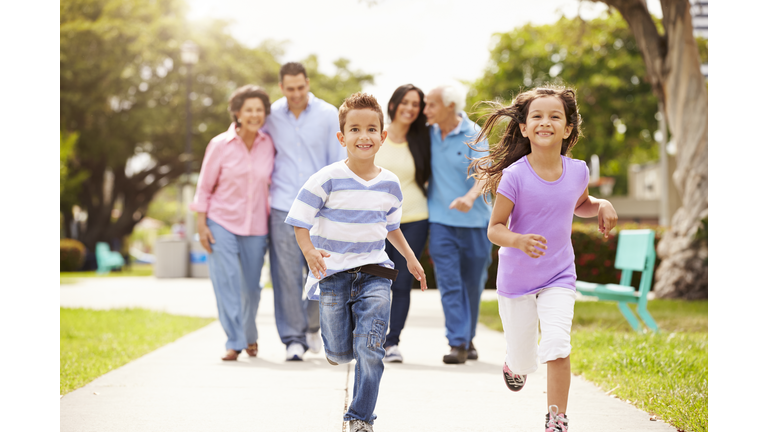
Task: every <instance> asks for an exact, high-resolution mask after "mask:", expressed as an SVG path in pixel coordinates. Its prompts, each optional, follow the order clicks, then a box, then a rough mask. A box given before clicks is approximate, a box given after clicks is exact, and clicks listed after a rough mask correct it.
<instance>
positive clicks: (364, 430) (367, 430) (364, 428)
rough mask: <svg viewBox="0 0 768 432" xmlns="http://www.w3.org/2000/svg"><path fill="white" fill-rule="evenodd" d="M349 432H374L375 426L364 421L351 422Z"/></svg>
mask: <svg viewBox="0 0 768 432" xmlns="http://www.w3.org/2000/svg"><path fill="white" fill-rule="evenodd" d="M349 432H373V425H372V424H370V423H367V422H364V421H362V420H352V421H350V422H349Z"/></svg>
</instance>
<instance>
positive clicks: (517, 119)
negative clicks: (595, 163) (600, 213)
mask: <svg viewBox="0 0 768 432" xmlns="http://www.w3.org/2000/svg"><path fill="white" fill-rule="evenodd" d="M546 96H555V97H558V98H560V100H561V101H562V102H563V107H564V108H565V118H566V119H567V121H568V126H571V127H572V128H573V130H572V131H571V134H570V135H568V138H566V139H564V140H563V145H562V147H561V149H560V154H561V155H564V156H570V151H571V149H572V148H573V146H575V145H576V142H577V141H578V140H579V137H580V136H581V115H580V114H579V107H578V105H577V103H576V91H575V90H573V89H571V88H568V87H562V86H554V85H547V86H544V87H538V88H535V89H532V90H528V91H525V92H522V93H520V94H519V95H517V97H516V98H515V100H513V101H512V104H511V105H510V106H504V105H502V104H500V103H498V102H481V103H484V104H487V105H489V106H490V107H491V111H490V113H488V114H486V115H485V116H484V117H485V118H486V121H485V124H484V125H483V127H482V129H481V130H480V133H479V134H478V135H477V138H475V140H474V141H472V142H471V143H467V145H468V146H469V147H470V148H472V149H473V150H476V151H479V152H489V154H488V155H487V156H483V157H481V158H478V159H474V160H473V161H472V162H471V163H470V164H469V169H468V173H472V172H473V171H474V174H471V175H472V177H474V178H476V179H480V180H482V179H486V180H487V181H486V183H485V186H484V187H483V196H484V197H487V194H488V193H489V192H492V193H496V188H497V187H498V186H499V181H501V172H502V170H504V168H506V167H508V166H510V165H512V164H513V163H515V162H516V161H517V160H519V159H520V158H522V157H523V156H525V155H527V154H530V153H531V141H530V140H529V139H528V138H526V137H524V136H523V134H522V133H521V132H520V125H521V124H525V123H526V119H527V118H528V109H529V108H530V106H531V102H533V101H534V100H535V99H538V98H541V97H546ZM507 118H509V119H510V120H509V124H508V125H507V128H506V130H505V131H504V135H502V136H501V140H500V141H499V142H498V143H497V144H496V145H495V146H492V147H490V148H489V149H488V150H485V149H482V148H477V146H478V144H479V143H480V142H482V141H484V140H487V139H488V137H489V136H490V134H491V132H492V131H493V129H494V127H495V126H496V125H497V124H499V123H501V122H503V121H504V120H506V119H507ZM486 199H487V198H486Z"/></svg>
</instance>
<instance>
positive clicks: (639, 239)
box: [576, 229, 659, 332]
mask: <svg viewBox="0 0 768 432" xmlns="http://www.w3.org/2000/svg"><path fill="white" fill-rule="evenodd" d="M655 236H656V233H655V232H654V231H653V230H650V229H642V230H623V231H620V232H619V245H618V246H617V248H616V263H615V264H614V267H615V268H616V269H618V270H621V281H620V282H619V284H618V285H616V284H605V285H601V284H594V283H590V282H582V281H576V289H577V290H578V291H579V292H580V293H582V294H583V295H587V296H594V297H597V298H598V299H599V300H607V301H615V302H617V303H618V305H619V310H621V313H622V314H624V317H625V318H626V319H627V321H628V322H629V325H631V326H632V328H633V329H635V331H641V330H642V327H641V326H640V322H639V321H638V320H637V318H636V317H635V314H633V313H632V310H630V309H629V306H628V305H627V304H628V303H635V304H637V314H638V315H640V318H642V320H643V322H645V325H646V326H648V328H649V329H651V330H653V331H655V332H657V331H659V326H657V325H656V321H654V320H653V317H652V316H651V314H650V313H648V309H647V307H646V306H647V303H648V291H650V290H651V282H652V281H653V266H654V264H655V263H656V249H655V248H654V239H655ZM635 271H639V272H642V276H640V289H639V290H638V291H635V288H634V287H633V286H632V273H633V272H635Z"/></svg>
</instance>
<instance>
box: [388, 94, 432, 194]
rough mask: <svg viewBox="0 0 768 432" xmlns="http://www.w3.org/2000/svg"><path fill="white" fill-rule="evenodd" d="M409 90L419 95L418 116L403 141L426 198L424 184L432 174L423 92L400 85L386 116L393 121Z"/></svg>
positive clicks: (391, 99) (417, 182)
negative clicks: (405, 142) (411, 156)
mask: <svg viewBox="0 0 768 432" xmlns="http://www.w3.org/2000/svg"><path fill="white" fill-rule="evenodd" d="M411 90H413V91H415V92H416V93H418V94H419V115H418V116H417V117H416V120H414V121H413V123H411V126H410V127H409V128H408V132H406V134H405V139H406V140H407V141H408V149H409V150H410V151H411V155H413V162H414V165H416V184H418V186H419V189H421V192H422V193H423V194H424V196H427V188H426V186H425V184H426V183H427V181H428V180H429V176H430V175H431V173H432V167H431V164H430V157H431V149H430V147H431V145H430V138H429V128H428V127H427V116H426V115H424V107H425V106H426V102H424V92H423V91H421V89H420V88H418V87H416V86H415V85H413V84H404V85H401V86H400V87H398V88H396V89H395V92H394V93H392V97H391V98H390V99H389V103H388V104H387V114H389V120H390V121H392V120H394V119H395V114H396V113H397V107H398V106H399V105H400V102H402V101H403V98H404V97H405V94H406V93H408V92H409V91H411Z"/></svg>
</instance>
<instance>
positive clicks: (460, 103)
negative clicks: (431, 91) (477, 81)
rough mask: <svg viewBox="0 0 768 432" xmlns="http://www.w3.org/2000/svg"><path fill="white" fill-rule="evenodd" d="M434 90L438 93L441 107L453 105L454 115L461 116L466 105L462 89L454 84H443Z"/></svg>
mask: <svg viewBox="0 0 768 432" xmlns="http://www.w3.org/2000/svg"><path fill="white" fill-rule="evenodd" d="M435 90H437V91H438V92H440V96H441V97H442V99H443V105H445V106H448V105H450V104H451V103H453V104H454V105H453V111H454V112H455V113H456V114H461V112H462V111H464V106H465V105H466V103H467V91H466V90H464V88H462V87H460V86H458V85H455V84H443V85H440V86H437V87H435Z"/></svg>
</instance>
